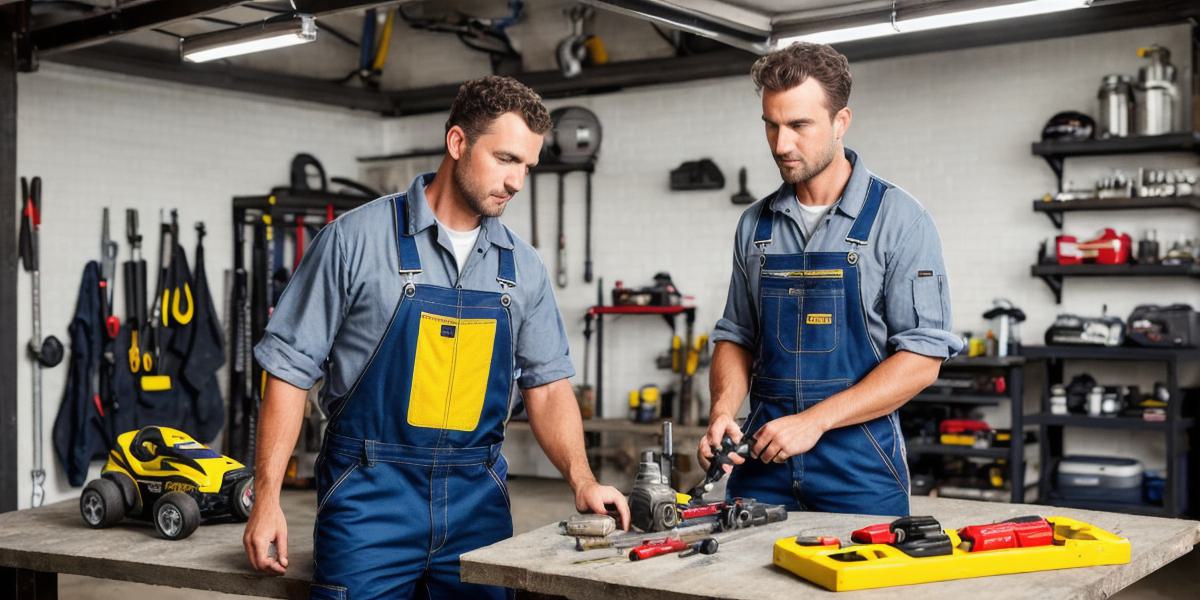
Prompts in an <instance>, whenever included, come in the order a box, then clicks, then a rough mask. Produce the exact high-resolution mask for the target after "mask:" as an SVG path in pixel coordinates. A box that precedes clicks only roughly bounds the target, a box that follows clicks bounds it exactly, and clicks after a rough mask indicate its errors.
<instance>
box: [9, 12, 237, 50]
mask: <svg viewBox="0 0 1200 600" xmlns="http://www.w3.org/2000/svg"><path fill="white" fill-rule="evenodd" d="M243 1H244V0H156V1H153V2H143V3H141V4H133V5H130V6H124V7H122V6H119V5H118V7H117V8H113V9H110V10H105V11H101V12H90V13H87V14H86V15H85V16H83V17H81V18H79V19H74V20H71V21H66V22H61V23H56V24H54V25H49V26H46V27H41V28H35V29H34V30H33V31H31V32H30V35H31V36H32V38H33V47H34V48H35V49H36V50H37V52H38V54H39V55H40V56H50V55H53V54H55V53H58V52H65V51H68V50H75V49H78V48H84V47H87V46H91V45H94V44H102V43H104V42H107V41H109V40H111V39H113V38H115V37H117V36H120V35H125V34H127V33H133V32H135V31H142V30H145V29H150V28H151V27H158V26H160V25H167V24H169V23H173V22H175V21H182V20H185V19H193V18H196V17H200V16H204V15H208V14H212V13H215V12H220V11H222V10H225V9H227V8H232V7H234V6H237V5H238V4H241V3H242V2H243Z"/></svg>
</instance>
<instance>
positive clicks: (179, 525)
mask: <svg viewBox="0 0 1200 600" xmlns="http://www.w3.org/2000/svg"><path fill="white" fill-rule="evenodd" d="M199 526H200V505H199V504H196V500H195V498H192V497H191V496H189V495H187V494H185V493H183V492H167V493H165V494H163V495H162V497H161V498H159V499H158V502H155V503H154V528H155V529H157V530H158V534H159V535H161V536H163V537H165V538H167V539H168V540H182V539H183V538H186V537H187V536H189V535H192V532H193V531H196V528H197V527H199Z"/></svg>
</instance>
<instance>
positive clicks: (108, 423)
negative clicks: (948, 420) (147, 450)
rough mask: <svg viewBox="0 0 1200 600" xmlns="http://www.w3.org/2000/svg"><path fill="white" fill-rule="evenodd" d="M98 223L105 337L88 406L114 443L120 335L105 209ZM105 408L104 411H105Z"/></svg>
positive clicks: (114, 255) (113, 254)
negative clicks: (98, 417)
mask: <svg viewBox="0 0 1200 600" xmlns="http://www.w3.org/2000/svg"><path fill="white" fill-rule="evenodd" d="M102 215H103V216H102V217H101V223H100V280H99V285H98V288H97V291H98V292H99V299H100V318H101V319H103V323H104V333H105V337H104V338H103V339H101V340H100V364H99V365H98V367H97V368H96V380H95V382H94V383H95V387H94V389H93V390H92V391H93V394H92V402H93V403H95V405H96V411H97V412H98V413H99V414H100V416H101V417H105V416H106V412H107V416H108V418H106V419H105V421H104V423H105V430H106V431H105V435H106V439H108V440H109V441H110V442H115V441H116V439H117V434H119V433H121V432H119V431H115V430H114V429H113V417H115V416H116V411H117V410H118V409H119V408H120V406H119V403H118V401H117V398H116V395H115V394H114V393H113V389H112V382H113V374H114V371H115V369H116V363H117V361H116V351H115V350H114V345H115V343H116V339H117V334H118V333H120V331H121V322H120V320H119V319H118V318H117V316H116V315H114V314H113V306H112V299H113V290H112V287H113V286H112V284H113V275H114V274H115V273H116V268H117V243H116V242H114V241H112V239H111V238H110V237H109V222H108V207H107V206H106V207H104V209H103V213H102ZM106 407H107V411H106Z"/></svg>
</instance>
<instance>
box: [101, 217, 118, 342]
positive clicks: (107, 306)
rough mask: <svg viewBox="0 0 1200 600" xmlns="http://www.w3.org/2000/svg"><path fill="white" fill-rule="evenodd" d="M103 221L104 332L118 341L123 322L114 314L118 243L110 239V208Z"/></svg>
mask: <svg viewBox="0 0 1200 600" xmlns="http://www.w3.org/2000/svg"><path fill="white" fill-rule="evenodd" d="M102 218H103V221H102V224H101V226H100V295H101V298H100V300H101V304H100V306H101V310H102V311H103V314H104V331H105V333H107V334H108V338H109V339H110V340H111V339H116V337H117V333H119V332H120V330H121V321H120V320H119V319H118V318H117V317H116V316H115V315H113V314H112V312H113V310H112V302H113V289H112V285H111V284H112V281H113V275H115V274H116V269H117V243H116V242H114V241H112V239H111V238H110V237H109V229H108V207H107V206H106V207H104V216H103V217H102Z"/></svg>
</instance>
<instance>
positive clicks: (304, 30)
mask: <svg viewBox="0 0 1200 600" xmlns="http://www.w3.org/2000/svg"><path fill="white" fill-rule="evenodd" d="M316 39H317V20H316V18H315V17H313V16H312V15H308V14H303V13H292V14H287V15H280V16H279V17H272V18H270V19H266V20H263V21H258V22H255V23H248V24H246V25H242V26H240V27H233V28H231V29H222V30H220V31H213V32H210V33H202V34H200V35H193V36H190V37H186V38H183V39H182V40H180V42H179V53H180V55H181V56H183V59H184V60H186V61H188V62H194V63H200V62H206V61H210V60H217V59H221V58H228V57H230V56H240V55H242V54H250V53H252V52H262V51H264V50H274V49H276V48H285V47H287V46H295V45H297V44H307V43H309V42H313V41H316Z"/></svg>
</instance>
